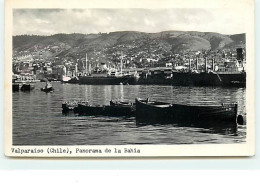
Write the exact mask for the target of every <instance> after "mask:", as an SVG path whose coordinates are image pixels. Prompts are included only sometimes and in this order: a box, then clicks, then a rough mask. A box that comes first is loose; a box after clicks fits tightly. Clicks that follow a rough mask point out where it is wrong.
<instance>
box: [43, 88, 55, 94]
mask: <svg viewBox="0 0 260 185" xmlns="http://www.w3.org/2000/svg"><path fill="white" fill-rule="evenodd" d="M41 91H43V92H46V93H47V92H52V91H54V89H53V87H49V88H41Z"/></svg>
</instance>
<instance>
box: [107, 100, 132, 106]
mask: <svg viewBox="0 0 260 185" xmlns="http://www.w3.org/2000/svg"><path fill="white" fill-rule="evenodd" d="M109 103H110V105H111V106H127V107H129V106H130V107H131V106H135V103H132V102H128V101H117V100H111V101H110V102H109Z"/></svg>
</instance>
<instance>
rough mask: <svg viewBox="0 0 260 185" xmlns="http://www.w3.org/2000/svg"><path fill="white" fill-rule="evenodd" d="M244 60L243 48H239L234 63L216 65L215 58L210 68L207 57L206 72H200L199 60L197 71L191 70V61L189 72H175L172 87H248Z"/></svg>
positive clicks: (227, 62) (225, 62)
mask: <svg viewBox="0 0 260 185" xmlns="http://www.w3.org/2000/svg"><path fill="white" fill-rule="evenodd" d="M243 59H244V58H243V54H242V48H238V49H237V59H235V60H234V61H229V60H225V61H224V62H222V63H218V65H216V64H215V59H214V58H213V59H211V62H212V63H211V67H210V68H209V67H208V61H207V57H205V59H204V60H205V64H204V70H203V71H199V70H198V58H197V59H196V65H195V66H196V69H195V70H192V69H191V61H189V69H188V71H177V70H175V71H173V73H172V85H176V86H178V85H179V86H224V87H225V86H226V87H246V71H245V62H244V61H243Z"/></svg>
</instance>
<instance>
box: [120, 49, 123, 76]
mask: <svg viewBox="0 0 260 185" xmlns="http://www.w3.org/2000/svg"><path fill="white" fill-rule="evenodd" d="M120 72H121V75H123V55H122V52H121V64H120Z"/></svg>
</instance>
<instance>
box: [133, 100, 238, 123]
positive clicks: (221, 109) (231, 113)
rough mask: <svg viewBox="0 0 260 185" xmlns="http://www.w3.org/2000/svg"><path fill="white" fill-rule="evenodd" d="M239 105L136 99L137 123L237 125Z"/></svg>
mask: <svg viewBox="0 0 260 185" xmlns="http://www.w3.org/2000/svg"><path fill="white" fill-rule="evenodd" d="M236 119H237V104H233V103H232V104H222V105H212V106H203V105H180V104H171V103H164V102H156V101H149V100H148V99H147V100H140V99H136V121H137V122H141V123H142V122H143V123H151V124H154V123H159V124H166V123H172V124H183V125H187V124H188V125H202V126H203V125H207V124H208V125H209V124H211V125H212V124H216V125H223V124H236Z"/></svg>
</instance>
